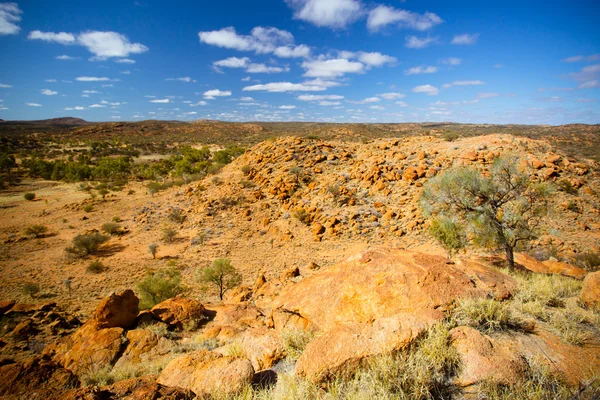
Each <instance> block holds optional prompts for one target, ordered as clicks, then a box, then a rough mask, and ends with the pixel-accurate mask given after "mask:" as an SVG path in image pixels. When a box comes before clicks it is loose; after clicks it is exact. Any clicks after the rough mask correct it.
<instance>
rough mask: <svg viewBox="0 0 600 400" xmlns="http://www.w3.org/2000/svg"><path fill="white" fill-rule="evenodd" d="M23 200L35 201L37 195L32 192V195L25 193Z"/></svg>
mask: <svg viewBox="0 0 600 400" xmlns="http://www.w3.org/2000/svg"><path fill="white" fill-rule="evenodd" d="M23 198H24V199H25V200H28V201H31V200H33V199H35V193H31V192H30V193H25V194H24V195H23Z"/></svg>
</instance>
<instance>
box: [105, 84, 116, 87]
mask: <svg viewBox="0 0 600 400" xmlns="http://www.w3.org/2000/svg"><path fill="white" fill-rule="evenodd" d="M113 86H115V85H113V84H112V83H108V84H106V85H102V87H113Z"/></svg>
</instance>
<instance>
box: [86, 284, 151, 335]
mask: <svg viewBox="0 0 600 400" xmlns="http://www.w3.org/2000/svg"><path fill="white" fill-rule="evenodd" d="M139 302H140V301H139V300H138V298H137V297H136V296H135V294H134V293H133V291H131V290H129V289H128V290H125V291H124V292H123V293H121V294H115V293H113V294H111V295H110V296H108V297H107V298H105V299H104V300H102V302H101V303H100V304H99V305H98V308H97V309H96V311H95V312H94V314H93V315H92V318H91V320H93V321H94V322H95V323H96V325H97V327H98V329H107V328H123V329H129V328H131V327H132V326H133V325H134V324H135V319H136V318H137V315H138V311H139V309H138V305H139Z"/></svg>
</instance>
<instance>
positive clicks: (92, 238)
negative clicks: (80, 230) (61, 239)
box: [66, 232, 110, 257]
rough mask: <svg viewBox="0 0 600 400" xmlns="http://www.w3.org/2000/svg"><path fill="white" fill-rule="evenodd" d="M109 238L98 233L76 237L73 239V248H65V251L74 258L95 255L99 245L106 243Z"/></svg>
mask: <svg viewBox="0 0 600 400" xmlns="http://www.w3.org/2000/svg"><path fill="white" fill-rule="evenodd" d="M108 239H110V237H109V236H106V235H102V234H100V233H97V232H96V233H88V234H85V235H77V236H75V237H74V238H73V246H71V247H67V248H66V251H67V252H68V253H70V254H72V255H74V256H76V257H85V256H88V255H90V254H96V253H97V252H98V249H99V248H100V245H101V244H103V243H105V242H107V241H108Z"/></svg>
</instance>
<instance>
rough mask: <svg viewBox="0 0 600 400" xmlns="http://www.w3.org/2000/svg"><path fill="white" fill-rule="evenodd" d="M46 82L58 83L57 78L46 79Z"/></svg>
mask: <svg viewBox="0 0 600 400" xmlns="http://www.w3.org/2000/svg"><path fill="white" fill-rule="evenodd" d="M44 82H48V83H56V79H45V80H44Z"/></svg>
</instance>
